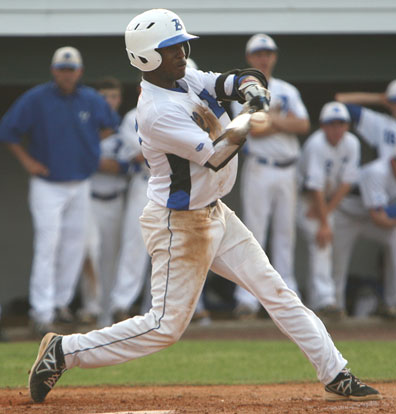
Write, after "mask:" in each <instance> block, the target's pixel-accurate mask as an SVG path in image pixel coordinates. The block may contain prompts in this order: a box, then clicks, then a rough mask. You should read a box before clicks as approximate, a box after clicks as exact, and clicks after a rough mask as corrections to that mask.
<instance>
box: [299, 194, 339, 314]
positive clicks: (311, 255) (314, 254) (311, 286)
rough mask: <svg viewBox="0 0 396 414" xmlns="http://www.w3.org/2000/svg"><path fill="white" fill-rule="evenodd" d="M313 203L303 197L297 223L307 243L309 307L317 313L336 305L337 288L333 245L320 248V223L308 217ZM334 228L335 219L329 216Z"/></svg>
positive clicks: (330, 223)
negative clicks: (317, 237) (318, 239)
mask: <svg viewBox="0 0 396 414" xmlns="http://www.w3.org/2000/svg"><path fill="white" fill-rule="evenodd" d="M310 205H311V203H310V202H309V199H307V198H306V197H304V196H302V197H300V199H299V202H298V208H297V223H298V226H299V227H300V228H301V230H302V233H303V234H304V237H305V239H306V242H307V249H308V266H309V274H308V280H307V302H308V306H309V307H310V308H311V309H313V310H315V311H317V310H320V309H321V308H324V307H325V306H328V305H335V286H334V280H333V276H332V255H333V247H332V243H328V244H327V245H326V246H325V247H320V246H319V245H318V243H317V241H316V236H317V233H318V230H319V221H318V220H316V219H313V218H310V217H307V212H308V210H309V208H310ZM328 223H329V226H330V227H331V228H333V217H332V215H329V216H328Z"/></svg>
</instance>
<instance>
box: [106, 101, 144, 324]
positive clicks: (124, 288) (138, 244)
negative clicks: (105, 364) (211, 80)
mask: <svg viewBox="0 0 396 414" xmlns="http://www.w3.org/2000/svg"><path fill="white" fill-rule="evenodd" d="M119 134H120V136H121V137H122V139H123V141H126V142H127V143H128V146H129V147H130V148H131V154H130V156H131V158H130V159H131V162H132V164H131V178H130V181H129V184H128V194H127V200H126V206H125V211H124V218H123V225H122V238H121V247H120V254H119V260H118V264H117V269H116V279H115V284H114V288H113V290H112V292H111V299H110V302H111V305H110V306H111V314H112V316H113V319H114V320H115V321H116V322H119V321H121V320H124V319H126V318H128V317H129V316H130V308H131V307H132V305H133V304H134V303H135V302H136V300H137V299H138V297H139V295H140V294H141V292H142V289H143V287H144V286H145V284H146V283H148V284H149V281H147V277H146V275H147V266H148V264H149V256H148V254H147V250H146V247H145V245H144V241H143V237H142V232H141V230H140V225H139V217H140V216H141V214H142V212H143V208H144V206H145V205H146V204H147V201H148V199H147V183H148V178H149V175H150V172H149V169H148V167H147V165H146V164H145V162H144V157H143V155H142V150H141V146H140V144H139V137H138V135H137V132H136V108H134V109H132V110H131V111H129V112H127V114H126V115H125V116H124V119H123V121H122V123H121V126H120V130H119ZM150 308H151V297H150V294H149V291H148V292H146V290H145V291H144V298H143V300H142V304H141V308H140V310H141V313H142V314H143V313H145V312H147V311H148V310H149V309H150Z"/></svg>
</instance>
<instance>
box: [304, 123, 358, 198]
mask: <svg viewBox="0 0 396 414" xmlns="http://www.w3.org/2000/svg"><path fill="white" fill-rule="evenodd" d="M359 161H360V142H359V139H358V138H357V137H356V136H355V135H353V134H351V133H350V132H346V133H345V134H344V136H343V137H342V139H341V140H340V142H339V143H338V144H337V145H336V146H333V145H331V144H330V143H329V142H328V140H327V139H326V136H325V133H324V131H323V130H322V129H318V130H317V131H315V132H314V133H313V134H312V135H310V136H309V137H308V139H307V140H306V141H305V143H304V146H303V148H302V152H301V157H300V159H299V162H298V181H299V185H300V188H301V189H308V190H319V191H323V193H324V196H325V198H331V197H332V196H333V194H334V192H335V191H336V190H337V188H338V187H339V186H340V184H341V183H349V184H353V183H355V182H356V181H357V178H358V167H359Z"/></svg>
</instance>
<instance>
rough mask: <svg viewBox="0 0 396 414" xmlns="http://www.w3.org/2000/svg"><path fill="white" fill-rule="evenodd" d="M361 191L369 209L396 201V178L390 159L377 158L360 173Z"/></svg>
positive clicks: (364, 202)
mask: <svg viewBox="0 0 396 414" xmlns="http://www.w3.org/2000/svg"><path fill="white" fill-rule="evenodd" d="M359 186H360V192H361V195H362V199H363V204H364V206H365V207H366V208H368V209H373V208H380V207H386V206H389V205H391V204H394V203H395V201H396V178H395V175H394V174H393V170H392V167H391V164H390V161H389V159H381V158H380V159H377V160H375V161H373V162H370V163H369V164H367V165H365V166H364V167H362V169H361V173H360V183H359Z"/></svg>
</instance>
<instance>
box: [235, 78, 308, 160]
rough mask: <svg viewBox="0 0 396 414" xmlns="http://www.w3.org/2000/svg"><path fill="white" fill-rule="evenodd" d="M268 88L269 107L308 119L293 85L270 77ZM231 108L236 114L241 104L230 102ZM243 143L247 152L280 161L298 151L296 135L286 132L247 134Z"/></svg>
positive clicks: (293, 156) (295, 154) (289, 157)
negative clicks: (256, 135)
mask: <svg viewBox="0 0 396 414" xmlns="http://www.w3.org/2000/svg"><path fill="white" fill-rule="evenodd" d="M268 89H269V91H270V92H271V103H270V108H271V109H277V110H279V112H280V113H281V114H283V115H285V116H286V114H287V113H288V112H291V113H293V114H294V115H295V116H296V117H297V118H301V119H309V116H308V111H307V109H306V107H305V105H304V103H303V101H302V99H301V96H300V93H299V91H298V90H297V88H296V87H295V86H293V85H291V84H290V83H288V82H285V81H283V80H281V79H276V78H270V80H269V82H268ZM231 108H232V112H233V115H234V116H236V115H238V114H239V112H240V111H241V109H242V105H241V104H239V103H238V102H232V104H231ZM245 145H246V149H247V152H248V154H251V155H254V156H257V157H260V158H266V159H270V160H274V161H280V162H282V161H288V160H290V159H292V158H297V157H298V156H299V152H300V144H299V142H298V137H297V135H296V134H289V133H286V132H280V133H277V134H274V135H269V136H266V137H263V138H257V137H255V138H252V137H249V136H248V140H247V143H246V144H245Z"/></svg>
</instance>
